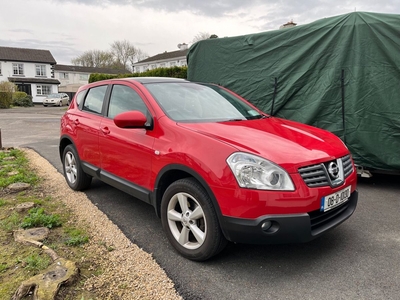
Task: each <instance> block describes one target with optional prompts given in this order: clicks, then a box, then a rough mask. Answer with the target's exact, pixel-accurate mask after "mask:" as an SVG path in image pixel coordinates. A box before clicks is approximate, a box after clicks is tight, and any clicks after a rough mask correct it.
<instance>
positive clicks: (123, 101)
mask: <svg viewBox="0 0 400 300" xmlns="http://www.w3.org/2000/svg"><path fill="white" fill-rule="evenodd" d="M130 110H138V111H141V112H142V113H143V114H144V115H146V114H147V107H146V104H144V102H143V100H142V98H141V97H140V96H139V94H138V93H137V92H136V91H135V90H133V89H132V88H130V87H128V86H125V85H114V86H113V89H112V92H111V97H110V105H109V107H108V117H109V118H111V119H113V118H114V117H115V116H116V115H118V114H120V113H122V112H126V111H130Z"/></svg>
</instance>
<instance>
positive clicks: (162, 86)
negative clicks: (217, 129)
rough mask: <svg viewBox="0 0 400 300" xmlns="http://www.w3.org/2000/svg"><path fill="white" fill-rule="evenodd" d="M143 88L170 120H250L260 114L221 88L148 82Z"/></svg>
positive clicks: (194, 84)
mask: <svg viewBox="0 0 400 300" xmlns="http://www.w3.org/2000/svg"><path fill="white" fill-rule="evenodd" d="M146 87H147V88H148V90H149V91H150V93H151V94H152V95H153V96H154V98H155V99H156V101H157V102H158V103H159V104H160V106H161V108H162V109H163V111H164V112H165V113H166V114H167V115H168V116H169V117H170V118H171V119H173V120H175V121H182V122H191V121H195V122H212V121H214V122H215V121H220V122H222V121H230V120H251V119H258V118H261V117H262V115H261V114H260V113H259V112H257V111H256V110H255V109H254V108H252V107H251V106H249V105H248V104H246V103H245V102H243V101H242V100H241V99H239V98H237V97H235V96H234V95H232V94H230V93H228V92H226V91H225V90H224V89H222V88H220V87H218V86H214V85H205V84H196V83H187V82H183V83H176V82H174V83H148V84H146Z"/></svg>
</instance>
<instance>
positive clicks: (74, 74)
mask: <svg viewBox="0 0 400 300" xmlns="http://www.w3.org/2000/svg"><path fill="white" fill-rule="evenodd" d="M92 73H102V74H110V75H113V74H125V73H129V71H127V70H118V69H110V68H93V67H82V66H71V65H59V64H57V65H55V66H54V76H55V78H56V79H58V80H59V81H60V86H59V87H58V90H59V91H60V92H63V93H67V94H69V95H70V97H71V98H72V96H73V94H74V93H76V91H77V90H78V88H79V87H81V86H82V85H85V84H87V83H88V81H89V76H90V74H92Z"/></svg>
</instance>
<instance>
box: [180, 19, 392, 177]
mask: <svg viewBox="0 0 400 300" xmlns="http://www.w3.org/2000/svg"><path fill="white" fill-rule="evenodd" d="M187 59H188V79H189V80H193V81H200V82H213V83H217V84H220V85H223V86H225V87H227V88H229V89H231V90H233V91H235V92H236V93H238V94H239V95H241V96H243V97H244V98H246V99H247V100H249V101H250V102H251V103H253V104H254V105H256V106H257V107H258V108H260V109H261V110H263V111H264V112H266V113H269V114H272V115H274V116H277V117H281V118H285V119H291V120H295V121H299V122H302V123H307V124H310V125H313V126H316V127H320V128H324V129H326V130H329V131H331V132H333V133H335V134H336V135H337V136H339V137H340V138H341V139H342V140H343V141H345V143H346V144H347V146H348V147H349V149H350V151H351V152H352V154H353V158H354V160H355V163H356V164H357V165H360V166H363V167H367V168H373V169H381V170H400V15H391V14H378V13H365V12H354V13H350V14H346V15H341V16H336V17H331V18H326V19H321V20H318V21H315V22H313V23H310V24H307V25H301V26H296V27H292V28H287V29H282V30H274V31H269V32H263V33H257V34H250V35H244V36H238V37H228V38H216V39H208V40H203V41H200V42H198V43H196V44H194V45H193V46H192V47H191V48H190V50H189V52H188V55H187Z"/></svg>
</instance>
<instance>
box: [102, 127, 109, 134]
mask: <svg viewBox="0 0 400 300" xmlns="http://www.w3.org/2000/svg"><path fill="white" fill-rule="evenodd" d="M101 131H102V132H103V133H104V134H110V129H108V127H103V128H101Z"/></svg>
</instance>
